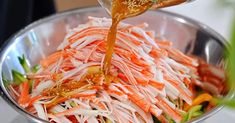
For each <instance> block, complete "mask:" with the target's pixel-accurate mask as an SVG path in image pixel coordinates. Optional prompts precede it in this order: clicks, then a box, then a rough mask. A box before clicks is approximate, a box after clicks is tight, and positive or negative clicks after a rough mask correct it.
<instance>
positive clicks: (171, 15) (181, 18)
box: [0, 6, 234, 123]
mask: <svg viewBox="0 0 235 123" xmlns="http://www.w3.org/2000/svg"><path fill="white" fill-rule="evenodd" d="M97 9H99V10H100V9H102V8H101V7H99V6H92V7H82V8H78V9H72V10H68V11H64V12H59V13H55V14H53V15H50V16H48V17H44V18H41V19H39V20H37V21H35V22H33V23H31V24H29V25H27V26H26V27H24V28H22V29H21V30H19V31H18V32H16V33H14V34H13V35H12V36H11V37H9V38H8V39H7V40H6V41H5V42H4V43H3V45H2V46H1V48H0V50H2V51H1V52H0V66H2V65H3V61H4V58H5V57H6V53H7V52H8V50H9V48H8V47H10V45H11V44H12V43H14V42H15V40H16V39H17V38H18V37H20V36H22V35H24V34H25V33H26V32H28V31H30V30H31V29H33V28H35V27H38V26H39V25H42V24H44V23H46V22H50V21H51V20H55V19H56V18H62V17H63V16H68V15H70V14H71V15H72V14H76V13H80V12H86V11H92V10H97ZM150 11H151V12H156V13H158V14H163V15H165V16H167V17H169V18H171V19H172V20H175V21H177V22H180V23H183V24H186V25H189V26H192V27H194V28H198V29H201V30H203V31H205V32H206V33H208V34H210V35H212V36H214V37H215V38H217V39H218V40H217V41H218V43H219V44H220V45H221V46H222V47H224V48H225V49H226V46H227V45H228V44H227V43H228V42H227V41H226V39H225V38H224V37H223V36H222V35H221V34H219V33H218V32H216V31H215V30H213V29H212V28H210V27H209V26H207V25H205V24H203V23H201V22H199V21H196V20H194V19H191V18H189V17H185V16H183V15H180V14H177V13H173V12H169V11H165V10H150ZM1 71H2V67H0V72H1ZM0 96H1V97H2V98H3V99H4V100H5V101H6V102H7V103H8V104H9V105H10V106H11V107H12V108H13V109H15V110H16V111H17V112H18V113H20V114H22V113H23V114H22V115H24V116H26V118H28V119H30V120H33V121H35V122H48V121H46V120H43V119H41V118H39V117H37V116H35V115H33V114H31V113H28V112H27V111H26V110H25V109H23V108H22V107H20V106H19V105H18V104H17V103H16V102H15V101H14V100H13V99H12V97H11V96H10V94H9V93H8V92H7V90H6V88H5V87H4V84H3V81H2V76H0ZM227 96H228V97H230V98H231V97H233V96H234V94H230V93H228V95H227ZM223 107H224V106H223V105H220V106H217V107H215V108H214V109H212V110H211V111H209V112H206V113H205V114H203V115H202V116H200V117H198V118H195V119H193V120H191V121H190V122H192V123H194V122H199V121H202V120H205V119H207V118H209V117H211V116H212V115H214V114H215V113H217V112H218V111H220V110H221V109H222V108H223Z"/></svg>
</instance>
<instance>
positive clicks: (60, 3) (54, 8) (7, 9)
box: [0, 0, 235, 123]
mask: <svg viewBox="0 0 235 123" xmlns="http://www.w3.org/2000/svg"><path fill="white" fill-rule="evenodd" d="M234 1H235V0H196V1H194V2H192V3H189V4H183V5H179V6H174V7H169V8H165V9H164V10H165V11H170V12H174V13H178V14H181V15H184V16H187V17H190V18H192V19H194V20H197V21H199V22H201V23H203V24H205V25H208V26H209V27H211V28H212V29H214V30H215V31H217V32H218V33H220V34H221V35H222V36H224V37H225V38H226V39H227V40H228V41H229V40H230V37H231V36H232V35H231V34H232V32H231V30H232V29H231V28H232V25H233V18H234V17H233V16H234V15H235V11H234V10H235V9H234V7H233V5H234ZM232 3H233V4H232ZM95 5H98V2H97V0H0V44H2V43H3V42H4V41H5V40H6V39H7V38H9V37H10V36H11V35H12V34H14V33H15V32H17V31H19V30H20V29H22V28H24V27H25V26H27V25H28V24H30V23H32V22H34V21H36V20H38V19H40V18H43V17H46V16H49V15H52V14H55V13H58V12H63V11H68V10H71V9H77V8H80V7H89V6H95ZM234 22H235V21H234ZM0 119H1V121H0V122H2V123H25V122H27V121H26V120H25V119H24V118H23V117H21V116H20V115H19V114H18V113H17V112H16V111H14V110H13V109H12V108H10V107H9V106H8V105H7V104H6V103H5V102H4V101H3V100H2V99H1V98H0ZM234 121H235V112H234V111H232V110H230V109H227V108H225V109H223V110H222V111H220V112H219V113H217V114H216V115H214V116H212V117H211V118H209V119H208V120H206V121H204V122H205V123H211V122H214V123H220V122H226V123H233V122H234Z"/></svg>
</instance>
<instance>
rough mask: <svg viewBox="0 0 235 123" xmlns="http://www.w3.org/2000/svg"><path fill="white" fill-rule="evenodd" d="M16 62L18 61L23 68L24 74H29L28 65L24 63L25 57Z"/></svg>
mask: <svg viewBox="0 0 235 123" xmlns="http://www.w3.org/2000/svg"><path fill="white" fill-rule="evenodd" d="M18 60H19V62H20V64H21V66H22V67H23V69H24V71H25V72H26V73H29V72H30V68H29V66H28V64H27V62H26V59H25V56H24V55H23V56H22V57H18Z"/></svg>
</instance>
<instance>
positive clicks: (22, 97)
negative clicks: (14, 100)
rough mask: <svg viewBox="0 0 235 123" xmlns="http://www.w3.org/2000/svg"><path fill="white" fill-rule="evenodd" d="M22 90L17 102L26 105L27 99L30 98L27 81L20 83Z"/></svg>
mask: <svg viewBox="0 0 235 123" xmlns="http://www.w3.org/2000/svg"><path fill="white" fill-rule="evenodd" d="M21 85H22V91H21V94H20V97H19V100H18V103H19V104H20V105H23V106H24V105H26V104H27V103H28V102H29V100H30V95H29V83H28V81H26V82H23V83H22V84H21Z"/></svg>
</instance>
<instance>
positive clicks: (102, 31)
mask: <svg viewBox="0 0 235 123" xmlns="http://www.w3.org/2000/svg"><path fill="white" fill-rule="evenodd" d="M110 24H111V20H109V19H106V18H94V17H90V18H89V22H88V23H86V24H83V25H79V26H78V27H77V28H75V29H72V30H70V31H69V32H68V34H67V36H66V37H65V39H64V41H63V42H62V43H61V45H60V46H59V47H58V48H57V51H56V52H54V53H53V54H51V55H49V56H48V57H46V58H44V59H42V60H41V61H40V65H41V68H40V69H39V70H38V71H37V72H36V73H27V79H28V80H29V81H33V83H32V85H31V87H29V83H28V82H24V83H22V84H21V85H20V87H18V88H14V87H13V86H12V88H11V89H12V91H13V92H17V93H19V94H17V95H18V100H19V101H18V103H19V104H20V105H21V106H23V107H25V108H26V109H27V110H28V111H30V112H31V113H34V114H36V115H38V117H40V118H42V119H44V120H48V121H50V122H60V123H67V122H92V123H99V122H120V123H127V122H131V123H142V122H146V123H152V122H154V121H153V119H152V115H153V116H154V117H156V118H157V119H158V120H159V121H161V122H169V121H170V120H173V121H175V122H177V123H179V122H181V121H182V119H183V115H181V114H182V112H184V113H185V112H187V110H188V109H187V110H184V107H183V106H184V105H187V106H188V107H191V105H192V106H194V105H196V104H197V103H196V102H199V101H197V100H199V99H196V100H194V98H195V94H196V93H195V90H194V88H193V86H195V85H194V84H195V83H196V84H197V83H199V85H200V86H202V84H203V82H202V80H205V79H203V78H201V77H200V74H199V73H198V67H199V62H198V60H197V59H196V58H192V57H189V56H187V55H185V54H183V53H182V52H180V51H179V50H177V49H175V48H173V47H172V42H170V41H166V40H164V41H161V40H158V39H155V36H154V32H153V31H148V30H145V27H147V24H141V25H137V26H134V25H130V24H125V23H120V25H119V27H118V31H117V41H116V44H115V47H114V53H113V56H112V61H111V68H110V72H109V74H108V75H104V74H103V72H102V68H103V60H104V57H105V47H106V38H107V33H108V29H109V26H110ZM208 70H209V69H208ZM201 73H202V72H201ZM212 73H213V72H212ZM213 76H217V74H213ZM217 78H218V80H222V78H223V76H222V75H219V76H218V77H215V78H214V79H217ZM207 80H209V79H207ZM192 81H193V82H192ZM214 81H215V80H214ZM207 83H210V82H209V81H207ZM211 84H213V82H212V83H211ZM193 100H194V101H193ZM205 101H206V99H205ZM179 102H182V103H184V104H183V105H182V104H181V103H179ZM200 103H201V102H200Z"/></svg>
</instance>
